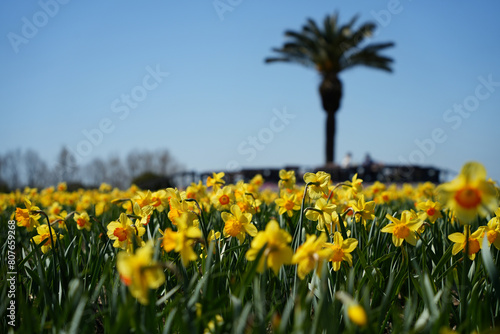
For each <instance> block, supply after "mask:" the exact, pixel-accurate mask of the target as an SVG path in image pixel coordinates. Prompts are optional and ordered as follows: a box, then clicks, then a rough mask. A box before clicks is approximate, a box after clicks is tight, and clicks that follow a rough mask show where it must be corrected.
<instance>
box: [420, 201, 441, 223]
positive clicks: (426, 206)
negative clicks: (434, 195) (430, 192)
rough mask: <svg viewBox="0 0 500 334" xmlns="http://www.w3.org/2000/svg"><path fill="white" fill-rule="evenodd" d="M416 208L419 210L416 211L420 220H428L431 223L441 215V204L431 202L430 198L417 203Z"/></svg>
mask: <svg viewBox="0 0 500 334" xmlns="http://www.w3.org/2000/svg"><path fill="white" fill-rule="evenodd" d="M416 208H417V209H418V210H419V211H420V212H419V213H418V218H419V219H421V220H428V221H429V222H430V223H432V224H434V223H435V222H436V220H437V219H438V218H441V217H442V216H443V215H442V214H441V204H439V203H438V202H433V201H431V200H430V199H428V200H427V201H425V202H420V203H417V205H416Z"/></svg>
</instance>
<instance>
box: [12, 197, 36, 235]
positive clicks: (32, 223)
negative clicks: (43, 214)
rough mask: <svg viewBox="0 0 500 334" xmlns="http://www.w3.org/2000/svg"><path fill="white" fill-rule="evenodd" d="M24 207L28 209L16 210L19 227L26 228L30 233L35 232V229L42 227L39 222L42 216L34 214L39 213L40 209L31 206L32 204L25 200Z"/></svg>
mask: <svg viewBox="0 0 500 334" xmlns="http://www.w3.org/2000/svg"><path fill="white" fill-rule="evenodd" d="M24 205H25V207H26V209H21V208H16V220H17V226H24V227H26V230H27V231H28V232H31V231H33V228H35V227H37V226H40V223H39V222H38V220H39V219H40V214H38V213H34V212H33V211H39V210H40V208H39V207H38V206H35V205H31V202H30V201H29V200H28V199H27V198H25V199H24Z"/></svg>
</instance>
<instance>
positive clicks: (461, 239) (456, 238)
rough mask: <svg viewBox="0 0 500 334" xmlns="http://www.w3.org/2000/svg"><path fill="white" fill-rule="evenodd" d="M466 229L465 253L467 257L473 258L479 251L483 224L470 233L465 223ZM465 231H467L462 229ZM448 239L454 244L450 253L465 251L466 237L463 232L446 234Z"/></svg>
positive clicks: (482, 235)
mask: <svg viewBox="0 0 500 334" xmlns="http://www.w3.org/2000/svg"><path fill="white" fill-rule="evenodd" d="M465 229H467V230H469V233H468V234H469V246H468V247H469V251H468V253H467V256H468V257H469V259H471V260H474V259H475V258H476V253H477V252H479V250H480V249H481V245H482V243H483V237H484V230H485V228H484V226H480V227H479V228H478V229H477V230H476V231H475V232H474V233H472V234H470V227H469V226H468V225H467V226H465V228H464V230H465ZM464 232H467V231H464ZM448 239H450V240H451V241H453V242H454V243H455V244H454V245H453V250H452V254H453V255H456V254H458V252H460V251H461V250H463V251H465V246H466V238H465V234H464V233H460V232H456V233H453V234H450V235H449V236H448Z"/></svg>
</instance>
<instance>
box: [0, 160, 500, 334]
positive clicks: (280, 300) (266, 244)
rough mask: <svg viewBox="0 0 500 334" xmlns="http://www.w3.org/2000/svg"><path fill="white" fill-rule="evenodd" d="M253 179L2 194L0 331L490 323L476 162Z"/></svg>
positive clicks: (497, 294)
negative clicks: (435, 177)
mask: <svg viewBox="0 0 500 334" xmlns="http://www.w3.org/2000/svg"><path fill="white" fill-rule="evenodd" d="M264 181H265V180H263V178H262V177H261V176H260V175H257V176H256V177H254V178H253V179H252V180H249V181H248V182H247V183H245V182H243V181H239V182H237V183H236V184H228V183H226V181H225V180H224V173H214V174H213V175H212V176H211V177H208V179H207V180H204V182H199V183H197V184H195V183H193V184H191V185H190V186H189V187H187V188H186V189H173V188H167V189H163V190H159V191H149V190H147V189H142V190H141V189H138V188H137V187H135V186H132V187H130V188H129V189H127V190H119V189H111V187H110V186H108V185H106V184H102V185H101V187H100V188H99V189H94V190H83V189H82V190H78V191H75V192H69V191H67V190H66V185H65V184H64V183H62V184H59V185H58V186H57V187H51V188H46V189H30V188H26V189H24V191H16V192H13V193H9V194H0V235H1V239H0V245H1V247H2V253H1V257H2V267H1V268H2V269H1V277H2V280H1V288H0V290H1V302H0V310H1V312H0V313H1V314H2V318H1V320H0V323H1V328H2V329H1V330H0V332H2V333H8V332H9V331H14V330H15V332H18V333H41V332H45V333H127V332H135V333H340V332H342V333H344V332H345V333H388V332H394V333H449V332H454V331H457V332H460V333H472V332H475V333H498V332H499V331H500V329H499V326H500V275H499V270H500V255H499V254H500V252H499V249H500V208H499V191H500V190H499V188H498V185H496V184H495V183H494V182H493V181H491V180H489V179H488V178H487V174H486V170H485V169H484V167H483V166H482V165H481V164H479V163H475V162H470V163H467V164H465V165H464V166H463V167H462V171H461V172H460V174H459V175H458V176H457V177H456V179H454V180H452V181H450V182H448V183H444V184H441V185H435V184H431V183H423V184H418V185H410V184H404V185H390V184H383V183H380V182H375V183H373V184H364V183H363V180H361V179H359V178H357V176H356V175H355V176H354V177H353V178H352V179H351V180H346V181H345V182H342V183H338V184H335V183H333V182H332V181H331V180H330V175H329V174H328V173H325V172H321V171H320V172H317V173H306V174H304V175H300V176H299V175H295V173H294V172H293V171H285V170H282V171H281V172H280V181H279V184H277V185H274V186H273V187H267V184H265V183H264ZM272 189H274V190H272ZM12 305H14V306H12Z"/></svg>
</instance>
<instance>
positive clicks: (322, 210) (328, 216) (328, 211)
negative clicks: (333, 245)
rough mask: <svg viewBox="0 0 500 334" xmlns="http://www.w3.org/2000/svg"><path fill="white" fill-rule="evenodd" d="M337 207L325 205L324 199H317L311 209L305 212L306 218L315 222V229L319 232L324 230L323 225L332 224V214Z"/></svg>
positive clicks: (329, 204) (330, 204)
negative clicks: (316, 223)
mask: <svg viewBox="0 0 500 334" xmlns="http://www.w3.org/2000/svg"><path fill="white" fill-rule="evenodd" d="M336 207H337V206H336V205H335V204H332V203H327V202H326V199H324V198H319V199H318V200H317V201H316V203H315V204H314V208H313V209H309V210H307V212H306V218H307V219H309V220H312V221H317V222H318V225H317V226H316V229H317V230H319V231H324V230H325V224H330V223H331V222H332V213H333V212H334V211H335V208H336Z"/></svg>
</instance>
